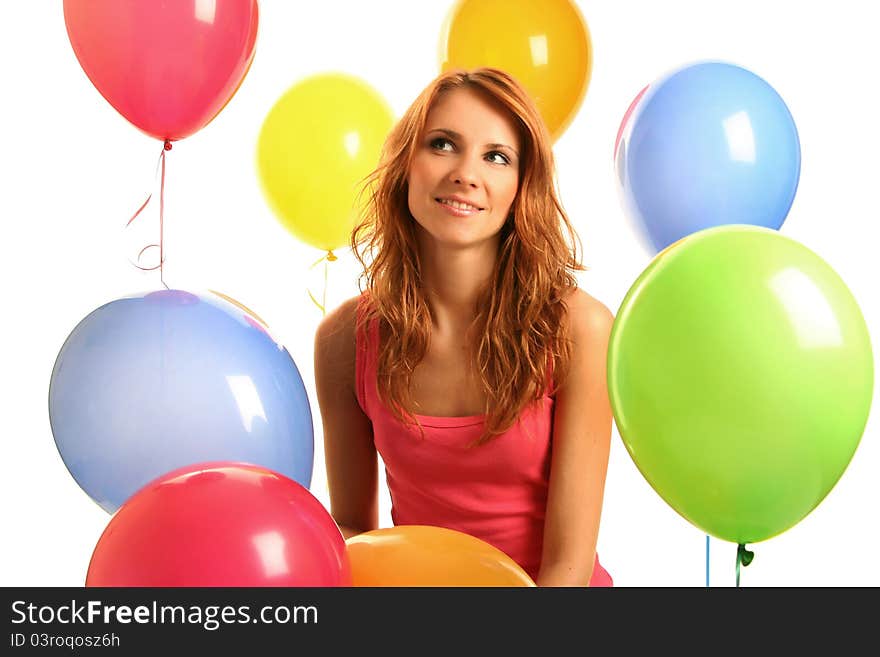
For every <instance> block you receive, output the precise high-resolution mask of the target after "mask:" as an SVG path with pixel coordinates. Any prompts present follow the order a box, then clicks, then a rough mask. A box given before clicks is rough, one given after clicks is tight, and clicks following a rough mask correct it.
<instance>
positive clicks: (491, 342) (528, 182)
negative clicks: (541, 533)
mask: <svg viewBox="0 0 880 657" xmlns="http://www.w3.org/2000/svg"><path fill="white" fill-rule="evenodd" d="M458 88H467V89H471V90H475V91H478V92H480V93H482V94H484V95H485V96H486V97H487V98H489V99H490V100H492V101H494V102H495V104H496V105H497V106H498V107H500V108H501V109H502V110H503V111H506V112H507V113H508V114H509V115H510V116H511V117H512V119H513V120H514V122H515V124H516V125H517V127H518V130H519V133H520V135H519V136H520V143H521V153H520V158H519V161H520V165H519V166H520V169H519V189H518V190H517V194H516V198H515V199H514V202H513V206H512V208H511V216H510V218H508V220H507V221H506V222H505V224H504V226H503V227H502V229H501V234H500V242H499V249H498V259H497V262H496V266H495V270H494V273H493V275H492V277H491V280H490V281H489V284H488V285H487V286H486V288H485V289H484V290H483V291H482V293H481V295H480V299H479V300H478V303H477V305H476V308H475V312H476V318H475V320H474V327H473V328H474V329H475V331H474V333H473V334H474V335H477V336H480V337H479V339H478V342H477V343H476V344H475V345H474V348H473V349H472V352H471V358H472V364H473V366H474V369H475V372H477V373H478V374H479V380H480V382H481V384H482V387H483V389H484V391H485V394H486V407H485V409H484V411H485V422H484V430H483V434H482V436H481V437H480V439H479V441H477V444H481V443H483V442H485V441H487V440H489V439H491V438H492V437H493V436H495V435H498V434H500V433H503V432H504V431H506V430H507V429H509V428H510V427H511V426H512V425H513V424H514V423H515V422H516V420H517V417H518V416H519V414H520V412H521V411H522V410H523V409H524V408H525V407H526V406H527V405H528V404H531V403H533V402H535V401H537V400H539V399H541V397H542V396H543V395H544V394H545V392H546V391H547V385H548V382H550V381H551V380H552V381H554V382H555V385H557V386H558V384H559V383H560V382H562V381H564V379H565V377H566V375H567V372H568V368H569V361H570V358H571V348H570V343H569V340H568V335H567V330H566V322H565V321H564V320H565V313H566V307H565V303H564V296H565V294H566V292H568V291H570V290H571V289H572V288H574V287H576V286H577V281H576V279H575V276H574V272H575V271H582V270H584V269H585V267H584V266H583V265H582V264H581V263H580V260H579V258H578V248H579V240H578V237H577V235H576V233H575V231H574V228H573V227H572V225H571V223H570V222H569V219H568V216H567V215H566V213H565V210H564V209H563V208H562V205H561V204H560V202H559V198H558V194H557V192H556V177H555V176H556V174H555V164H554V159H553V151H552V148H551V141H550V136H549V133H548V132H547V128H546V126H545V125H544V122H543V120H542V118H541V116H540V114H539V112H538V110H537V108H536V107H535V105H534V103H533V102H532V100H531V99H530V98H529V96H528V94H527V93H526V92H525V90H524V89H523V88H522V87H521V86H520V85H519V84H518V83H517V82H516V81H515V80H514V79H513V78H512V77H510V76H509V75H508V74H507V73H504V72H503V71H500V70H497V69H492V68H479V69H475V70H471V71H452V72H448V73H444V74H441V75H440V76H438V77H437V78H436V79H435V80H434V81H433V82H432V83H431V84H430V85H428V87H427V88H426V89H425V90H424V91H422V93H421V94H420V95H419V96H418V98H416V100H415V101H414V102H413V104H412V105H411V106H410V107H409V109H407V111H406V112H405V113H404V115H403V117H402V118H401V119H400V120H399V121H398V122H397V124H396V125H395V126H394V128H393V129H392V131H391V132H390V134H389V135H388V137H387V139H386V141H385V144H384V147H383V149H382V154H381V158H380V163H379V166H378V168H377V169H376V170H375V171H374V172H373V173H372V174H371V175H370V176H369V177H368V178H367V179H366V181H365V185H364V187H363V192H364V194H365V198H366V203H365V204H364V212H363V219H362V221H361V222H360V223H359V224H358V225H357V226H356V227H355V229H354V231H353V232H352V235H351V247H352V251H353V252H354V254H355V257H357V259H358V261H359V262H360V264H361V265H362V267H363V273H362V274H361V278H360V288H361V290H362V291H364V292H366V293H367V296H368V299H369V301H370V303H369V304H367V308H368V312H367V313H365V315H364V317H363V319H362V321H368V320H369V319H371V318H378V320H379V322H380V324H379V326H380V335H381V336H383V339H382V341H381V347H380V350H379V356H378V369H377V371H378V381H377V386H378V390H379V395H380V397H381V398H382V400H383V401H384V402H385V403H386V404H387V405H388V407H389V408H390V409H391V411H392V412H393V413H394V415H395V416H396V417H397V418H398V420H401V421H405V422H410V423H413V424H416V425H417V424H418V421H417V419H416V417H415V415H414V412H415V411H414V403H413V399H412V394H411V383H412V376H413V372H414V370H415V368H416V366H417V365H418V364H419V362H420V361H421V360H422V358H423V357H424V356H425V353H426V351H427V348H428V343H429V340H430V336H431V314H430V310H429V307H428V304H427V301H426V299H425V295H424V291H423V289H422V287H421V285H420V262H419V250H418V244H417V241H416V233H415V229H414V224H415V220H414V219H413V217H412V215H411V214H410V211H409V204H408V200H407V199H408V183H407V175H408V171H409V168H410V163H411V161H412V158H413V155H414V153H415V149H416V148H417V145H418V144H419V141H420V138H421V133H422V131H423V130H424V127H425V123H426V121H427V117H428V112H429V110H430V109H431V107H432V106H433V104H434V102H435V101H436V100H437V98H438V97H439V96H440V95H441V94H444V93H446V92H448V91H450V90H452V89H458ZM362 328H363V327H362V326H359V327H358V329H359V330H362ZM551 373H552V377H551Z"/></svg>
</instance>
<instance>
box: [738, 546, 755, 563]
mask: <svg viewBox="0 0 880 657" xmlns="http://www.w3.org/2000/svg"><path fill="white" fill-rule="evenodd" d="M736 554H737V556H738V557H739V560H740V562H741V563H742V565H743V566H748V565H749V564H750V563H752V559H754V558H755V553H754V552H752V551H751V550H746V546H745V543H740V544H739V547H737V548H736Z"/></svg>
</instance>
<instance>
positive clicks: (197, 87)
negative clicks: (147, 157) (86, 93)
mask: <svg viewBox="0 0 880 657" xmlns="http://www.w3.org/2000/svg"><path fill="white" fill-rule="evenodd" d="M64 22H65V24H66V25H67V35H68V37H69V38H70V43H71V45H72V46H73V51H74V53H76V58H77V59H78V60H79V63H80V65H81V66H82V67H83V70H84V71H85V72H86V75H88V76H89V79H90V80H91V81H92V84H94V85H95V87H97V89H98V91H100V92H101V95H102V96H104V98H105V99H106V100H107V102H109V103H110V104H111V105H112V106H113V107H115V108H116V110H117V111H119V113H120V114H122V116H124V117H125V118H126V119H128V120H129V121H130V122H131V123H133V124H134V125H135V126H136V127H138V128H140V129H141V130H143V131H144V132H146V133H147V134H148V135H150V136H152V137H156V138H158V139H162V140H165V139H168V140H171V141H174V140H178V139H183V138H184V137H188V136H189V135H191V134H193V133H194V132H196V131H197V130H200V129H201V128H203V127H205V126H206V125H207V124H208V123H209V122H210V121H211V120H212V119H213V118H214V117H215V116H217V114H219V113H220V111H221V110H222V109H223V107H225V105H226V103H228V102H229V100H230V99H231V98H232V96H233V95H234V94H235V92H236V91H237V90H238V88H239V86H240V85H241V83H242V81H243V80H244V77H245V75H247V72H248V69H249V67H250V64H251V61H252V60H253V56H254V46H255V44H256V39H257V24H258V9H257V0H190V1H189V2H180V1H178V0H175V1H173V2H156V0H64Z"/></svg>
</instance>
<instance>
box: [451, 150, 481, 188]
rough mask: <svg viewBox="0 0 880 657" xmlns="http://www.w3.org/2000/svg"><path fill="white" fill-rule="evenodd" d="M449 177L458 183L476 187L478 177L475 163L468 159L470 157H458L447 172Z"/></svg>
mask: <svg viewBox="0 0 880 657" xmlns="http://www.w3.org/2000/svg"><path fill="white" fill-rule="evenodd" d="M449 179H450V180H451V181H452V182H454V183H456V184H459V185H469V186H471V187H476V186H477V184H478V178H477V174H476V170H475V165H474V164H473V163H472V162H471V161H470V158H466V157H462V158H460V159H459V160H458V161H457V162H456V163H455V166H454V167H453V168H452V170H451V171H450V172H449Z"/></svg>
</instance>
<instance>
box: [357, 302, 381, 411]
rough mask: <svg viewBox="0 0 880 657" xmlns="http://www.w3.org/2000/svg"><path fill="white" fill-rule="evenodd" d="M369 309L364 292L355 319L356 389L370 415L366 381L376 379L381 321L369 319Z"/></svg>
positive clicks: (360, 401)
mask: <svg viewBox="0 0 880 657" xmlns="http://www.w3.org/2000/svg"><path fill="white" fill-rule="evenodd" d="M368 310H369V309H368V300H367V296H366V294H362V295H361V296H360V297H359V298H358V303H357V314H356V321H355V390H356V391H357V400H358V403H359V404H360V406H361V409H363V411H364V413H366V414H367V415H368V416H369V415H370V412H369V410H368V406H369V405H368V404H367V394H366V382H367V381H375V380H376V358H377V354H378V346H379V323H378V321H376V318H369V319H368V317H369V316H368Z"/></svg>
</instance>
